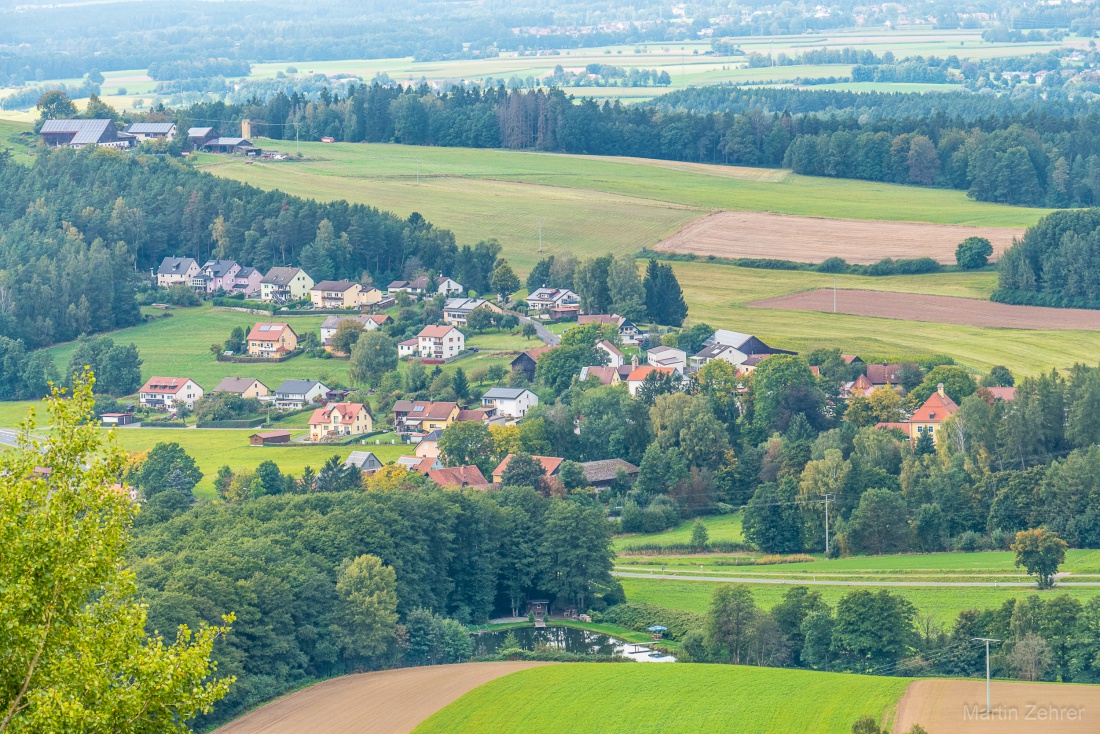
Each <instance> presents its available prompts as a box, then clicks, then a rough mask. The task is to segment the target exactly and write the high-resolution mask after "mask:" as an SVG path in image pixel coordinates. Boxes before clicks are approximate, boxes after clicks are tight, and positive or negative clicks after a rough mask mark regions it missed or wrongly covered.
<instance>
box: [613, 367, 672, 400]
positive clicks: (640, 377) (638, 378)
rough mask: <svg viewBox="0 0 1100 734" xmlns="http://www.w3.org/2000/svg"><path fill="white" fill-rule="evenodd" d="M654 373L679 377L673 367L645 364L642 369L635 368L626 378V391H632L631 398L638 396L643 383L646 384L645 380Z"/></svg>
mask: <svg viewBox="0 0 1100 734" xmlns="http://www.w3.org/2000/svg"><path fill="white" fill-rule="evenodd" d="M652 372H656V373H658V374H662V375H670V376H673V377H675V376H676V375H678V373H677V372H676V370H675V369H673V368H672V367H655V366H653V365H651V364H643V365H641V366H640V367H635V368H634V369H632V370H631V371H630V374H629V375H628V376H627V378H626V389H627V390H629V391H630V395H631V397H635V396H637V395H638V390H639V388H641V386H642V383H643V382H645V378H646V377H647V376H649V374H650V373H652Z"/></svg>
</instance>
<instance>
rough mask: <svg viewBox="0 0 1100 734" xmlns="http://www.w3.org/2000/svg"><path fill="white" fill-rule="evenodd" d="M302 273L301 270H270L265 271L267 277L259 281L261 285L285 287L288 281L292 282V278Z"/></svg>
mask: <svg viewBox="0 0 1100 734" xmlns="http://www.w3.org/2000/svg"><path fill="white" fill-rule="evenodd" d="M300 272H301V273H303V274H304V271H303V270H302V269H301V268H272V269H271V270H268V271H267V275H265V276H264V279H263V280H261V281H260V282H261V283H272V284H274V285H286V284H287V283H289V282H290V281H292V280H294V277H295V276H296V275H298V273H300Z"/></svg>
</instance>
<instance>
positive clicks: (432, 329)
mask: <svg viewBox="0 0 1100 734" xmlns="http://www.w3.org/2000/svg"><path fill="white" fill-rule="evenodd" d="M452 331H458V329H456V328H455V327H453V326H438V325H429V326H425V327H424V328H423V329H422V330H421V331H420V333H419V334H417V336H418V337H425V336H426V337H431V338H433V339H438V338H440V337H444V336H447V334H449V333H451V332H452Z"/></svg>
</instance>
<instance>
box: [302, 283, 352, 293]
mask: <svg viewBox="0 0 1100 734" xmlns="http://www.w3.org/2000/svg"><path fill="white" fill-rule="evenodd" d="M357 285H359V284H358V283H353V282H351V281H350V280H322V281H321V282H320V283H317V284H315V285H314V286H313V287H312V288H310V290H311V291H339V292H340V293H343V292H344V291H348V290H351V289H352V288H354V287H355V286H357Z"/></svg>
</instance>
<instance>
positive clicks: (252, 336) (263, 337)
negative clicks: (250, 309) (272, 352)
mask: <svg viewBox="0 0 1100 734" xmlns="http://www.w3.org/2000/svg"><path fill="white" fill-rule="evenodd" d="M285 331H289V332H290V333H291V334H294V336H298V335H297V334H296V333H295V332H294V329H292V328H290V324H282V323H268V322H265V321H259V322H257V323H256V325H255V326H253V327H252V331H250V332H248V341H278V340H279V339H281V338H282V336H283V332H285Z"/></svg>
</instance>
